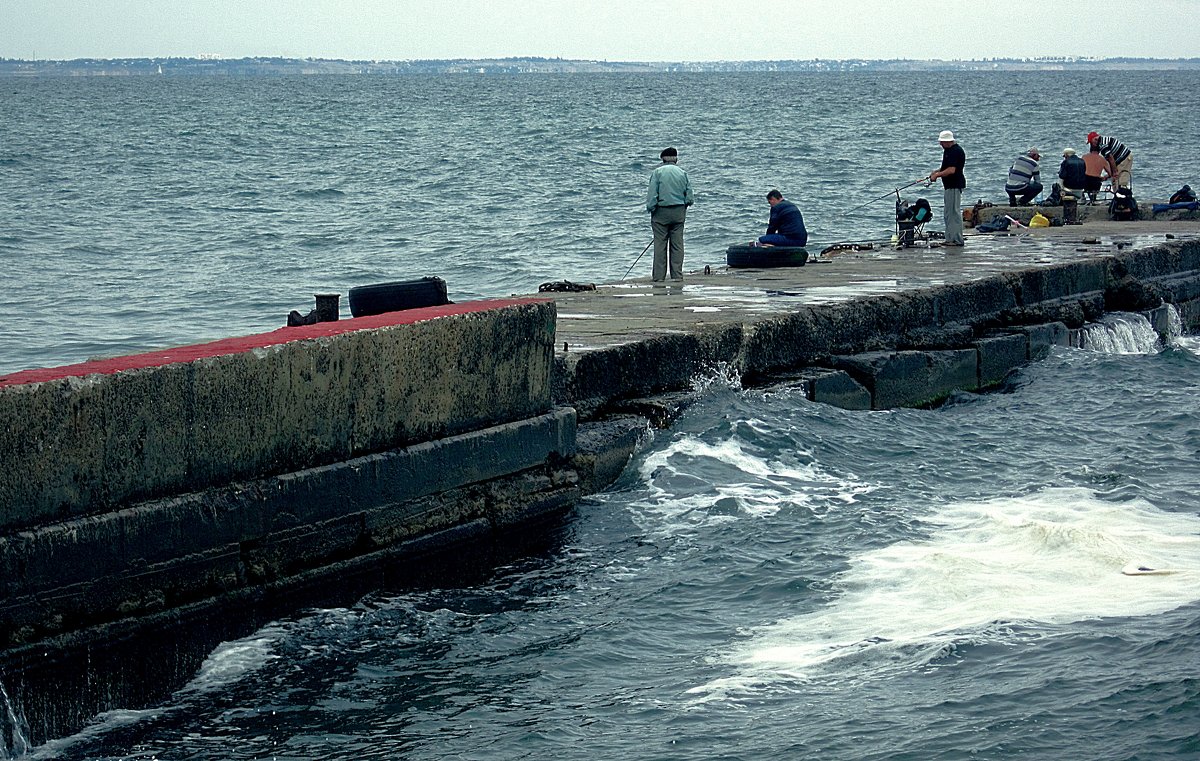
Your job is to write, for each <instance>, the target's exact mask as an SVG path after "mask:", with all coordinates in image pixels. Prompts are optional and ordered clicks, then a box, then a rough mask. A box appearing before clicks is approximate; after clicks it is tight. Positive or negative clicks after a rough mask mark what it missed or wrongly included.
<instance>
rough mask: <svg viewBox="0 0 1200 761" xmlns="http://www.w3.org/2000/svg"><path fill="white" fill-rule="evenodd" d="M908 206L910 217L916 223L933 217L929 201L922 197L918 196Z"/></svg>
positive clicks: (921, 222) (923, 222)
mask: <svg viewBox="0 0 1200 761" xmlns="http://www.w3.org/2000/svg"><path fill="white" fill-rule="evenodd" d="M910 208H911V211H910V212H909V213H910V214H911V215H912V216H911V219H912V221H913V222H916V223H917V224H918V225H923V224H925V223H926V222H928V221H929V220H930V219H932V218H933V210H932V209H930V208H929V201H926V200H925V199H924V198H918V199H917V201H916V203H914V204H913V205H912V206H911V207H910Z"/></svg>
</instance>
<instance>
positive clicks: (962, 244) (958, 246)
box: [942, 241, 967, 248]
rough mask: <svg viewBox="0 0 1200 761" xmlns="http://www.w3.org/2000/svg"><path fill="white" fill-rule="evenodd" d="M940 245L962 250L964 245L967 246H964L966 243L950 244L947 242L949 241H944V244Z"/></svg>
mask: <svg viewBox="0 0 1200 761" xmlns="http://www.w3.org/2000/svg"><path fill="white" fill-rule="evenodd" d="M942 245H943V246H954V247H955V248H962V247H963V246H965V245H967V244H966V243H951V242H949V241H946V242H945V243H943V244H942Z"/></svg>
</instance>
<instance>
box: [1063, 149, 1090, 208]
mask: <svg viewBox="0 0 1200 761" xmlns="http://www.w3.org/2000/svg"><path fill="white" fill-rule="evenodd" d="M1058 179H1060V180H1062V187H1063V190H1065V191H1069V192H1070V193H1071V195H1073V196H1075V197H1076V198H1077V199H1078V198H1083V191H1084V189H1085V188H1086V187H1087V164H1086V163H1084V161H1083V159H1081V158H1079V157H1078V156H1076V155H1075V149H1074V148H1063V160H1062V163H1061V164H1059V165H1058Z"/></svg>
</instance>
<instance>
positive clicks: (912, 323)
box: [554, 220, 1200, 419]
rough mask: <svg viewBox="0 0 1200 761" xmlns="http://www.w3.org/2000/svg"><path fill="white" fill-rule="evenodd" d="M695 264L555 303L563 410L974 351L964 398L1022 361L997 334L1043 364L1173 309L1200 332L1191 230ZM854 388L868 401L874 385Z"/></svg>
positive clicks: (598, 411)
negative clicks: (1129, 321)
mask: <svg viewBox="0 0 1200 761" xmlns="http://www.w3.org/2000/svg"><path fill="white" fill-rule="evenodd" d="M690 256H691V257H692V260H693V263H692V264H691V266H692V267H695V268H696V269H694V270H693V271H692V272H690V273H689V274H688V276H687V279H686V280H685V282H684V283H683V284H682V285H665V286H664V285H662V284H653V283H649V282H647V281H645V280H638V281H629V282H624V283H618V284H613V285H608V286H601V287H600V288H599V289H598V290H597V291H594V292H584V293H578V294H561V295H558V296H557V299H556V300H557V301H558V303H559V316H558V332H557V335H556V340H555V349H556V357H555V379H554V393H555V398H556V401H557V402H558V403H560V404H570V405H572V406H575V407H576V408H577V409H578V410H579V413H580V415H581V417H582V418H584V419H589V418H591V417H595V416H599V415H603V413H604V411H605V410H608V409H612V408H613V407H614V406H616V405H619V404H620V403H621V401H622V400H623V399H630V398H636V397H639V396H645V395H648V394H654V393H661V392H663V391H667V390H677V389H684V388H687V387H688V385H689V384H690V383H691V382H692V380H693V378H694V376H695V375H696V374H703V373H706V372H707V373H712V372H726V371H728V369H729V368H732V372H733V373H734V374H737V375H740V376H741V377H742V378H743V379H744V381H745V382H747V383H755V382H757V380H756V379H759V378H770V377H771V376H772V375H773V374H778V373H780V372H784V371H788V370H792V371H795V370H797V369H800V368H804V367H811V368H816V367H826V368H828V367H834V366H841V365H839V364H838V363H839V362H844V361H845V360H844V358H846V357H851V356H854V355H860V354H870V353H873V352H900V351H924V352H931V351H941V350H963V349H971V350H973V351H974V352H975V354H976V357H977V364H976V367H975V369H974V374H973V377H974V379H975V380H974V385H971V384H966V383H965V382H964V384H963V385H962V386H961V388H963V389H967V388H973V387H987V386H989V385H992V384H994V383H998V382H999V381H1000V380H1002V379H1003V376H1004V375H1005V374H1007V372H1008V371H1009V370H1011V369H1012V367H1011V363H1012V361H1013V358H1015V357H1016V356H1018V355H1019V354H1020V352H1021V350H1020V347H1019V346H1018V343H1017V342H1018V341H1019V340H1020V339H998V338H997V336H1002V335H1019V336H1022V337H1023V338H1024V339H1025V341H1026V342H1027V344H1026V347H1025V350H1024V351H1025V355H1026V358H1027V359H1028V360H1033V359H1039V358H1041V357H1043V356H1045V354H1046V353H1047V352H1048V351H1049V350H1050V347H1051V346H1055V345H1067V343H1068V341H1069V337H1070V333H1069V331H1070V330H1071V329H1078V328H1080V327H1082V326H1083V325H1084V324H1086V323H1087V322H1089V321H1094V320H1096V319H1099V318H1100V317H1101V316H1102V315H1103V314H1105V313H1106V312H1110V311H1142V312H1149V311H1150V310H1152V309H1154V308H1155V307H1157V306H1158V304H1160V303H1161V300H1162V299H1166V300H1168V301H1171V302H1172V303H1173V304H1175V306H1176V307H1177V308H1178V309H1179V311H1180V314H1181V315H1182V316H1183V319H1184V322H1185V325H1187V326H1189V327H1190V326H1194V325H1197V324H1200V306H1198V305H1200V224H1197V223H1195V222H1190V221H1186V220H1182V221H1180V220H1175V221H1154V222H1134V223H1124V222H1089V223H1087V224H1085V225H1082V226H1071V227H1060V228H1041V229H1037V230H1027V231H1022V232H1021V233H1020V234H1013V235H983V234H970V235H969V236H968V243H967V245H966V247H965V248H961V249H952V248H943V247H936V246H935V247H930V248H925V247H920V248H910V249H904V250H899V251H896V250H892V249H891V248H877V249H874V250H871V251H839V252H831V253H830V254H829V255H828V256H821V257H816V258H815V259H814V260H812V261H811V262H810V263H809V264H808V265H807V266H804V267H798V268H786V269H776V270H746V269H736V270H734V269H729V268H726V267H724V266H722V260H721V258H719V257H720V255H719V254H714V255H713V256H712V257H711V260H710V261H706V260H705V258H704V255H703V254H701V255H699V256H697V255H696V254H695V253H694V252H693V253H692V254H691V255H690ZM697 259H698V260H699V261H695V260H697ZM705 264H707V265H708V267H709V270H710V273H709V274H704V273H702V272H700V271H699V269H700V268H702V267H703V266H704V265H705ZM839 357H840V358H843V359H842V360H835V358H839ZM933 364H935V365H936V364H938V363H936V362H934V363H933ZM864 366H865V365H864ZM722 368H726V370H722ZM1006 368H1007V369H1006ZM956 372H957V371H956ZM852 374H853V373H852ZM968 375H971V374H970V373H966V372H965V371H964V374H963V377H964V378H965V377H967V376H968ZM853 380H854V382H855V383H856V384H857V385H858V386H860V387H862V388H867V389H868V390H870V388H871V386H870V384H871V383H872V381H870V379H869V378H867V377H866V376H860V377H855V378H854V379H853ZM822 384H825V385H824V387H823V388H822V389H820V390H818V387H817V386H814V385H813V384H811V383H810V384H809V386H808V389H809V391H808V393H809V394H811V395H820V396H823V397H824V398H825V399H828V400H834V399H837V398H839V397H840V396H841V395H842V390H840V389H843V388H844V389H845V391H846V393H847V394H848V396H845V397H844V398H842V402H841V404H840V405H839V406H853V405H857V404H859V403H860V402H859V401H855V399H856V397H857V398H858V399H861V397H860V396H858V395H857V393H856V391H855V390H854V388H853V387H846V386H845V385H844V379H837V380H834V379H829V380H825V381H822ZM888 388H891V387H890V386H889V387H888ZM902 396H903V395H896V394H894V393H891V392H889V397H888V400H887V401H886V402H880V401H873V402H872V405H871V406H872V407H875V408H878V407H880V406H887V405H889V404H922V403H928V402H930V401H931V400H932V399H933V397H936V394H934V395H930V394H927V393H917V389H916V387H914V388H913V395H912V396H911V397H909V398H907V399H905V398H902ZM834 403H837V402H834Z"/></svg>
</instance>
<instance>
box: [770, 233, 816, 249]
mask: <svg viewBox="0 0 1200 761" xmlns="http://www.w3.org/2000/svg"><path fill="white" fill-rule="evenodd" d="M758 242H759V243H769V244H771V245H772V246H796V247H802V246H807V245H808V236H807V235H805V236H804V237H803V238H797V237H795V236H794V235H783V234H782V233H771V234H770V235H760V236H759V238H758Z"/></svg>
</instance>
